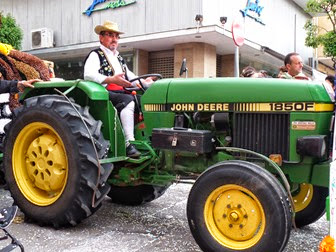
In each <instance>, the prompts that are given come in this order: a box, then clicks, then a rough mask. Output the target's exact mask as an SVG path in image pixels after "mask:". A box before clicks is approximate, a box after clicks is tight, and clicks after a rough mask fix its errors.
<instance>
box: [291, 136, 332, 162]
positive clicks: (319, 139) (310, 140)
mask: <svg viewBox="0 0 336 252" xmlns="http://www.w3.org/2000/svg"><path fill="white" fill-rule="evenodd" d="M326 151H327V136H305V137H300V138H298V139H297V141H296V152H297V153H298V154H300V155H302V156H311V157H317V158H323V157H325V156H326Z"/></svg>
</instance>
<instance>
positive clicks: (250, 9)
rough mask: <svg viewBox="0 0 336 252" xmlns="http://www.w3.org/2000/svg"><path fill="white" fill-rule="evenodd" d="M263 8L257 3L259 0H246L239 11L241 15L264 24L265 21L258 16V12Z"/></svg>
mask: <svg viewBox="0 0 336 252" xmlns="http://www.w3.org/2000/svg"><path fill="white" fill-rule="evenodd" d="M263 9H264V7H263V6H260V5H259V0H255V2H252V0H247V4H246V7H245V9H243V10H240V12H241V13H242V14H243V17H246V16H248V17H250V18H252V19H254V20H255V21H257V22H259V23H261V24H263V25H265V23H264V22H263V21H262V20H261V18H260V14H261V12H262V10H263ZM257 15H258V16H257Z"/></svg>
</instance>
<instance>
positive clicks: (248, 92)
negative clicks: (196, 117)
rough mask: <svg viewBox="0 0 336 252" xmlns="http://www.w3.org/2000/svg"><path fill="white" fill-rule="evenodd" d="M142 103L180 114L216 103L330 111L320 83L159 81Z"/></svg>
mask: <svg viewBox="0 0 336 252" xmlns="http://www.w3.org/2000/svg"><path fill="white" fill-rule="evenodd" d="M142 103H143V105H144V106H145V110H146V111H167V110H168V111H174V110H175V108H176V106H177V107H178V108H180V111H192V110H198V109H196V107H195V104H206V106H208V105H207V104H209V106H210V105H211V104H220V103H222V104H249V103H251V104H261V105H262V106H263V104H268V103H273V104H275V103H284V104H285V103H301V104H303V105H302V106H308V107H307V110H310V108H309V106H312V105H310V104H326V103H329V104H330V106H328V109H327V110H328V111H330V110H332V109H333V105H332V104H331V103H332V100H331V99H330V97H329V95H328V93H327V91H326V89H325V87H324V86H323V84H322V83H318V82H313V81H303V80H286V79H276V78H190V79H163V80H160V81H157V82H156V83H155V84H153V85H152V86H151V88H149V89H148V90H147V92H146V93H145V94H144V96H143V98H142ZM192 104H194V105H192ZM307 104H308V105H307ZM294 105H295V104H294ZM200 106H202V105H200ZM212 106H215V105H212ZM216 106H217V105H216ZM218 106H220V105H218ZM223 106H226V105H223ZM230 106H231V105H230ZM298 106H301V105H298ZM329 107H330V108H329ZM218 108H219V109H220V110H222V109H221V107H218ZM223 109H224V107H223ZM210 110H213V109H210ZM214 110H217V107H216V108H215V109H214ZM230 110H231V109H230ZM271 110H273V109H271ZM261 111H263V110H261ZM266 111H268V109H267V110H266ZM314 111H316V110H315V109H314Z"/></svg>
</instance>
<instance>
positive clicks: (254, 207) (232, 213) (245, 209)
mask: <svg viewBox="0 0 336 252" xmlns="http://www.w3.org/2000/svg"><path fill="white" fill-rule="evenodd" d="M204 220H205V223H206V226H207V228H208V230H209V232H210V234H211V235H212V237H213V238H214V239H216V240H217V242H218V243H220V244H222V245H223V246H225V247H228V248H231V249H235V250H243V249H248V248H250V247H252V246H254V245H255V244H256V243H258V241H259V240H260V239H261V237H262V236H263V233H264V231H265V226H266V218H265V213H264V210H263V207H262V205H261V204H260V202H259V200H258V199H257V197H256V196H255V195H254V194H253V193H252V192H251V191H249V190H247V189H246V188H244V187H242V186H238V185H233V184H230V185H224V186H221V187H218V188H217V189H216V190H214V191H213V192H212V193H211V194H210V195H209V197H208V198H207V200H206V202H205V207H204Z"/></svg>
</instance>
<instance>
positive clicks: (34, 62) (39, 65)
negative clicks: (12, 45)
mask: <svg viewBox="0 0 336 252" xmlns="http://www.w3.org/2000/svg"><path fill="white" fill-rule="evenodd" d="M9 56H10V57H12V58H14V59H15V60H17V61H22V62H23V63H26V64H28V65H30V66H31V67H33V68H34V69H35V70H36V71H37V72H38V73H39V74H40V77H41V79H42V80H44V81H49V80H50V78H49V71H48V68H47V67H46V65H45V64H44V63H43V61H42V60H41V59H39V58H38V57H36V56H34V55H31V54H28V53H25V52H21V51H17V50H11V52H10V53H9Z"/></svg>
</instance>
